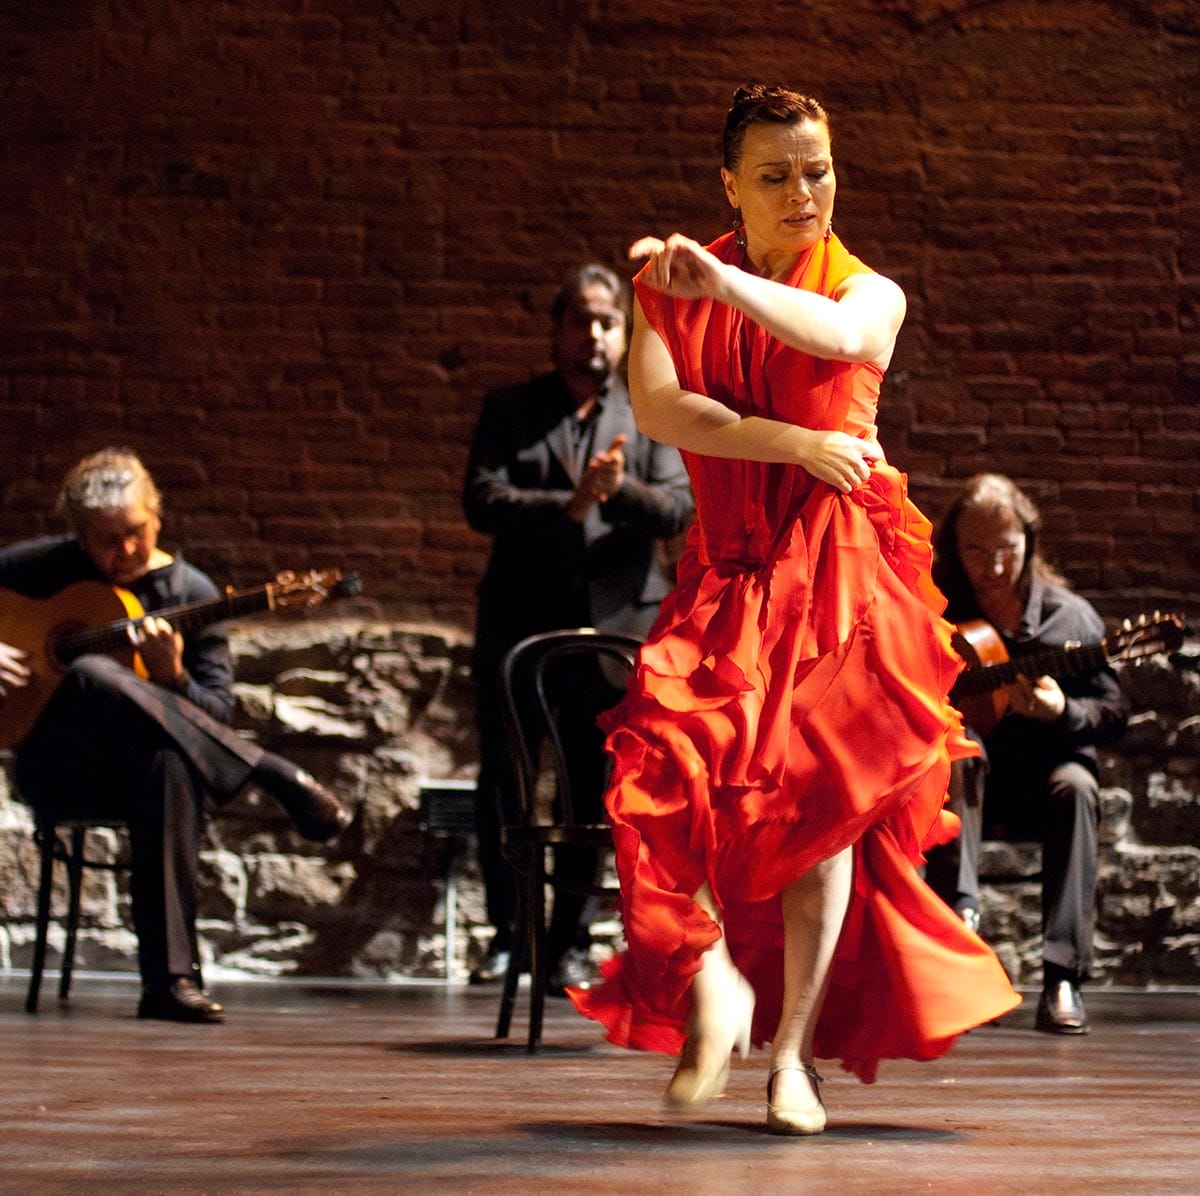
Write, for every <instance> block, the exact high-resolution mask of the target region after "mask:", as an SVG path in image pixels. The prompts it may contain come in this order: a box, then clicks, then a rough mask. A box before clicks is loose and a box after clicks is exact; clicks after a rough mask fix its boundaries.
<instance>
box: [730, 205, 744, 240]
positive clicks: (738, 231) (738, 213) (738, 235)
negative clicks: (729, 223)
mask: <svg viewBox="0 0 1200 1196" xmlns="http://www.w3.org/2000/svg"><path fill="white" fill-rule="evenodd" d="M733 243H734V244H735V245H736V246H737V247H738V248H739V249H742V250H744V249H745V248H746V226H745V225H744V224H743V223H742V209H741V208H734V209H733Z"/></svg>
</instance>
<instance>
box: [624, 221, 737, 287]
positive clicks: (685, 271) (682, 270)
mask: <svg viewBox="0 0 1200 1196" xmlns="http://www.w3.org/2000/svg"><path fill="white" fill-rule="evenodd" d="M643 257H648V258H649V259H650V261H649V264H648V265H647V267H646V273H645V275H644V280H645V282H646V283H647V284H648V285H649V286H651V287H653V288H654V289H655V290H656V291H662V292H663V293H664V294H666V295H673V296H674V297H675V298H676V299H704V298H716V297H717V295H718V294H719V292H720V289H721V285H722V279H723V275H724V271H725V270H727V269H728V267H727V266H726V265H725V263H724V262H722V261H721V260H720V259H718V258H716V257H714V256H713V255H712V254H711V253H709V252H708V250H707V249H705V248H704V246H703V245H701V244H700V243H699V242H698V241H693V240H692V239H691V238H690V237H685V236H684V235H683V234H682V233H672V234H671V235H670V236H669V237H668V238H667V239H666V240H665V241H660V240H659V239H658V238H657V237H642V238H640V239H639V240H637V241H634V243H633V244H632V245H630V247H629V258H630V260H631V261H634V260H636V259H638V258H643Z"/></svg>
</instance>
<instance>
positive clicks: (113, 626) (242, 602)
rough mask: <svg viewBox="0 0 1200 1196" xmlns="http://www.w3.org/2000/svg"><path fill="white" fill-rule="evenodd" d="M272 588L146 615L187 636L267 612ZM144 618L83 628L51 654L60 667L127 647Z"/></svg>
mask: <svg viewBox="0 0 1200 1196" xmlns="http://www.w3.org/2000/svg"><path fill="white" fill-rule="evenodd" d="M273 589H274V587H272V586H263V587H261V588H260V589H257V590H245V591H243V592H242V593H240V594H225V595H222V596H221V597H220V598H208V599H205V600H204V601H203V602H189V603H187V604H185V605H183V606H174V607H168V608H166V609H165V610H155V611H150V612H148V614H149V615H153V616H154V617H155V618H159V619H167V620H168V621H169V622H170V623H171V626H172V627H174V628H175V630H176V631H179V632H182V633H184V634H186V633H187V632H189V631H195V630H196V629H197V628H199V627H206V626H208V624H210V623H216V622H220V621H221V620H224V619H228V618H232V617H233V616H235V615H246V614H250V613H252V612H254V611H259V610H268V609H270V608H271V606H272V605H273ZM145 617H146V616H142V617H141V618H137V619H117V620H116V621H115V622H113V623H103V624H101V625H100V626H99V627H85V628H80V629H79V630H77V631H69V632H67V633H66V634H65V635H61V636H59V637H58V638H57V639H56V640H55V642H54V654H55V656H57V657H58V659H59V660H60V661H61V662H62V663H63V664H69V663H70V662H71V661H72V660H74V659H75V658H76V657H77V656H84V655H86V654H87V653H89V652H100V653H104V652H113V651H116V650H117V649H118V648H123V647H128V645H129V630H130V628H132V627H138V626H140V625H141V623H142V620H143V619H144V618H145Z"/></svg>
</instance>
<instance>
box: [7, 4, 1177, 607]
mask: <svg viewBox="0 0 1200 1196" xmlns="http://www.w3.org/2000/svg"><path fill="white" fill-rule="evenodd" d="M0 71H2V74H0V164H2V173H0V178H2V179H3V185H2V188H0V316H2V319H0V346H2V350H0V487H2V492H3V499H4V503H3V512H2V514H0V539H4V540H8V539H12V538H14V537H17V536H20V535H24V534H27V533H30V532H35V531H40V530H43V529H46V528H50V527H53V526H54V524H53V521H51V520H49V519H48V518H47V516H46V514H45V511H46V507H47V505H48V504H49V502H50V500H51V498H52V495H53V493H54V489H55V485H56V483H57V481H58V479H59V477H60V476H61V474H62V471H63V469H64V468H65V467H66V466H67V465H68V464H69V463H70V462H71V461H72V460H74V459H75V458H76V457H78V456H79V455H81V454H82V453H84V452H86V451H89V450H91V449H93V448H96V447H99V446H101V445H102V444H105V443H110V442H117V443H126V444H130V445H133V446H134V447H136V448H137V449H138V450H140V451H141V452H142V453H143V454H144V456H145V457H146V459H147V461H148V462H149V464H150V465H151V467H152V468H153V469H154V471H155V473H156V474H157V475H158V477H159V479H160V481H161V482H162V483H163V485H164V488H165V490H166V492H167V500H168V505H169V522H168V529H167V537H168V539H170V540H173V541H174V540H177V541H178V542H181V543H183V544H184V545H186V546H187V547H188V548H189V550H190V555H191V556H192V558H193V559H195V560H197V561H198V562H199V563H201V564H203V565H204V566H206V567H207V568H208V569H209V570H210V571H212V572H213V573H214V574H215V575H216V576H217V578H218V580H221V581H231V582H233V583H235V584H238V585H249V584H254V583H256V582H258V581H260V580H263V579H264V578H265V576H266V575H268V574H269V573H270V572H271V571H273V570H274V569H276V568H279V567H283V566H287V565H298V564H308V563H309V562H312V563H320V564H328V563H340V564H342V565H344V566H346V567H351V568H356V569H358V570H359V571H360V572H361V573H362V574H363V575H364V579H365V581H366V584H367V587H368V593H369V594H370V595H371V596H373V597H374V598H376V599H377V600H379V601H380V602H381V603H383V604H384V605H385V606H386V608H387V609H388V610H389V611H392V612H394V613H396V614H399V615H402V616H404V617H428V618H435V619H442V620H447V621H450V622H466V621H468V620H469V617H470V612H471V608H472V601H473V586H474V582H475V580H476V577H477V576H478V573H479V570H480V568H481V565H482V561H483V559H484V554H485V550H486V542H485V541H484V540H482V539H481V538H479V537H477V536H475V535H474V534H473V533H471V532H470V531H468V530H467V529H466V527H465V525H464V524H463V521H462V518H461V515H460V510H459V505H458V488H459V482H460V474H461V470H462V466H463V462H464V458H465V451H466V442H467V438H468V436H469V433H470V429H471V427H472V425H473V422H474V418H475V413H476V411H477V408H478V400H479V397H480V395H481V393H482V391H483V390H484V389H485V388H487V387H488V386H490V385H493V384H496V383H499V382H501V381H506V380H515V379H519V378H522V377H524V376H526V375H527V374H528V373H529V372H530V370H532V369H535V368H539V367H541V366H542V365H543V364H544V363H545V361H546V358H547V337H546V319H545V310H546V307H547V303H548V300H549V296H550V294H551V292H552V290H553V289H554V286H555V284H556V283H557V281H558V279H559V278H560V277H561V275H562V274H563V273H564V272H565V270H566V269H567V268H568V267H569V266H571V265H572V264H574V263H576V262H577V261H579V260H580V259H581V258H584V257H588V256H595V257H598V258H601V259H604V260H607V261H609V262H612V263H614V264H617V263H619V262H620V260H621V257H622V251H623V248H624V246H625V245H626V244H627V243H628V242H629V241H630V240H631V239H632V238H633V237H634V236H635V235H637V234H640V233H642V232H649V231H653V232H660V233H665V232H669V231H672V230H674V229H676V228H678V229H682V230H685V231H687V232H689V233H691V234H692V235H695V236H698V237H702V238H708V237H711V236H713V235H715V234H716V233H718V232H719V231H721V230H722V228H723V226H724V224H725V220H726V210H725V201H724V199H723V196H722V194H721V192H720V188H719V184H718V179H717V175H716V165H717V164H716V160H715V152H714V146H715V137H716V133H717V130H718V128H719V125H720V122H721V119H722V117H723V113H724V110H725V107H726V106H727V104H728V100H729V98H730V95H731V93H732V89H733V87H734V86H735V85H736V84H737V83H739V82H742V81H745V80H748V79H754V78H760V77H761V78H768V79H780V80H783V81H787V82H791V83H794V84H797V85H801V86H804V87H807V88H808V89H810V90H812V91H814V92H815V93H816V94H818V95H820V96H822V97H823V98H824V99H825V101H826V103H827V105H828V106H829V107H830V109H831V110H832V112H833V113H834V114H835V118H836V122H837V123H836V125H835V151H836V154H837V157H838V164H839V176H840V189H839V201H838V211H837V218H836V223H837V227H838V229H839V231H840V232H841V234H842V235H843V237H844V238H845V240H846V241H847V242H848V243H849V245H850V246H851V248H852V249H854V250H855V251H857V252H858V253H860V255H861V256H863V257H864V258H866V260H867V261H869V262H870V263H872V264H873V265H875V266H876V267H877V268H879V269H880V270H882V271H883V272H885V273H887V274H890V275H891V276H893V277H895V278H896V279H897V280H898V281H900V282H901V283H902V285H903V286H904V287H905V289H906V290H907V292H908V295H909V301H910V314H909V317H908V321H907V324H906V326H905V330H904V332H903V334H902V338H901V342H900V347H899V351H898V354H897V357H896V361H895V363H894V365H893V368H892V371H891V374H890V375H889V380H888V382H887V383H886V389H885V393H884V408H883V431H884V435H885V443H886V444H887V447H888V449H889V451H890V454H891V456H892V458H893V459H894V460H895V461H896V462H897V463H898V464H900V465H901V466H902V467H903V468H906V469H907V470H909V472H910V474H911V477H912V484H913V491H914V494H915V495H916V497H917V498H918V500H919V501H920V502H921V503H922V504H923V505H924V506H925V507H926V509H927V510H928V512H929V513H930V514H931V515H933V516H936V515H937V514H939V513H940V510H941V508H942V506H943V505H944V502H945V498H946V495H947V494H948V493H949V492H950V491H951V490H952V489H953V488H954V486H955V484H956V482H957V481H958V480H959V479H960V478H962V477H964V476H966V475H967V474H969V473H970V472H972V471H974V470H977V469H980V468H984V467H991V468H998V469H1001V470H1004V471H1007V472H1010V473H1012V474H1014V475H1015V476H1017V477H1018V478H1019V479H1020V480H1022V481H1023V482H1026V483H1028V484H1029V486H1030V488H1031V489H1032V490H1033V491H1034V493H1035V494H1036V495H1037V497H1038V498H1039V500H1040V501H1041V502H1042V504H1043V507H1044V509H1045V512H1046V514H1047V516H1048V521H1049V524H1050V536H1049V541H1050V547H1051V551H1052V553H1053V555H1054V556H1055V557H1056V559H1057V562H1058V563H1059V565H1060V566H1061V567H1063V568H1064V569H1065V570H1066V571H1067V572H1068V573H1069V574H1070V575H1071V576H1072V577H1074V578H1075V580H1076V581H1077V583H1078V584H1079V585H1080V587H1081V588H1082V589H1084V590H1085V592H1087V593H1089V594H1091V595H1092V596H1094V597H1095V598H1097V600H1098V601H1099V602H1100V604H1101V606H1102V608H1103V609H1105V610H1106V611H1107V612H1108V613H1118V612H1126V611H1134V610H1137V609H1140V608H1142V607H1144V606H1149V605H1154V604H1157V603H1167V604H1172V605H1176V606H1180V605H1184V606H1186V605H1188V604H1191V611H1190V613H1192V614H1193V615H1195V613H1196V606H1195V603H1196V599H1195V598H1194V597H1193V596H1194V595H1196V594H1200V549H1198V548H1197V541H1198V538H1197V536H1196V534H1195V524H1196V517H1197V509H1198V501H1197V480H1198V472H1200V471H1198V465H1200V460H1198V459H1200V453H1198V451H1197V450H1198V447H1200V405H1198V404H1197V397H1198V395H1197V392H1198V389H1200V388H1198V382H1200V332H1198V331H1197V318H1198V314H1200V237H1198V235H1197V234H1198V232H1200V200H1198V199H1197V195H1198V194H1200V188H1198V186H1197V184H1198V182H1200V179H1198V177H1197V175H1198V174H1200V167H1198V152H1200V144H1198V143H1200V137H1198V131H1197V123H1196V103H1195V96H1196V95H1197V94H1200V78H1198V75H1200V14H1198V10H1197V7H1196V5H1195V4H1194V3H1188V2H1187V0H1149V2H1146V3H1138V4H1133V3H1122V2H1117V0H1113V2H1110V3H1090V2H1082V0H1080V2H1071V0H1063V2H1059V3H1054V4H1048V3H1045V2H1044V0H1023V2H1017V0H1013V2H1011V3H1002V2H997V3H983V4H981V3H977V2H969V3H968V2H966V0H890V2H887V3H866V2H860V0H810V2H808V3H804V2H800V0H797V2H795V3H791V4H761V5H754V4H736V5H735V4H730V3H728V0H694V2H692V3H682V2H680V0H657V2H656V3H654V4H652V5H651V4H643V3H637V4H635V3H632V2H629V0H608V2H606V3H604V4H594V3H587V2H584V3H577V4H576V3H567V2H564V0H554V2H550V0H544V2H542V3H537V2H536V0H501V2H494V0H489V2H487V3H485V2H484V0H438V2H437V3H432V2H430V0H403V2H400V0H224V2H218V0H153V2H150V0H41V2H40V3H36V4H28V3H18V2H17V0H0Z"/></svg>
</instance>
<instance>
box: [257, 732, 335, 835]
mask: <svg viewBox="0 0 1200 1196" xmlns="http://www.w3.org/2000/svg"><path fill="white" fill-rule="evenodd" d="M250 779H251V780H252V781H254V782H255V783H256V784H257V785H258V786H259V788H261V789H262V790H263V791H264V792H266V793H269V794H270V795H271V796H272V797H273V798H274V799H275V800H276V801H277V802H278V803H279V804H280V805H281V806H282V807H283V808H284V809H285V810H286V811H287V812H288V816H289V817H290V818H291V820H292V822H293V823H294V824H295V827H296V829H297V830H298V831H299V832H300V833H301V834H302V835H303V836H304V837H305V838H306V839H311V840H312V841H313V842H314V843H324V842H325V841H326V840H327V839H332V838H333V837H334V836H335V835H340V834H341V833H342V831H344V830H345V829H346V827H348V826H349V825H350V823H351V822H352V821H353V816H352V815H351V813H350V811H349V810H347V809H346V807H345V806H343V805H342V803H341V802H340V801H338V799H337V798H336V797H334V796H333V794H332V793H330V792H329V790H328V789H326V788H325V786H324V785H321V784H320V783H318V781H317V780H316V779H315V778H314V777H313V776H311V775H310V774H309V773H307V772H305V771H304V769H302V768H297V767H296V766H295V765H294V764H292V763H291V762H290V761H288V760H285V759H284V758H283V757H282V756H276V755H275V754H274V753H273V752H267V753H266V754H265V755H264V756H263V758H262V760H261V761H259V763H258V766H257V767H256V768H255V769H254V771H253V772H252V773H251V774H250Z"/></svg>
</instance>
